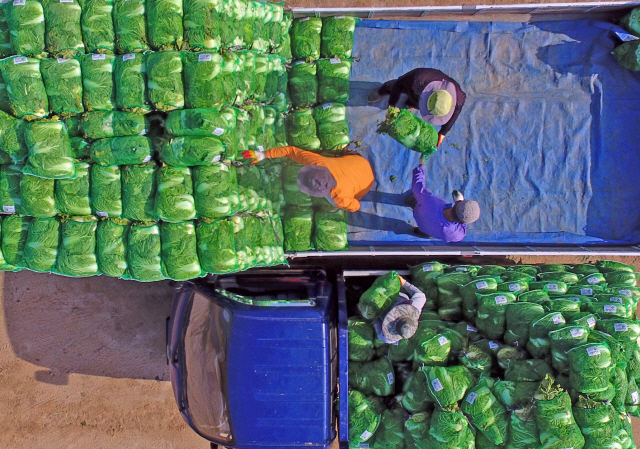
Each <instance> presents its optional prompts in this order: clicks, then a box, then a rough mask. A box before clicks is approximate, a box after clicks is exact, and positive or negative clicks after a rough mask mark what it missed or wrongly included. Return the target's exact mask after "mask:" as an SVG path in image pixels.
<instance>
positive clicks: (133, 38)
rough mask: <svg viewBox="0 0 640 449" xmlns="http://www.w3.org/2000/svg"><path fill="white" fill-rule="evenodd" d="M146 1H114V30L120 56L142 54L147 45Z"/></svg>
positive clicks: (147, 47)
mask: <svg viewBox="0 0 640 449" xmlns="http://www.w3.org/2000/svg"><path fill="white" fill-rule="evenodd" d="M145 3H146V1H145V0H114V2H113V28H114V30H115V34H116V52H117V53H118V54H121V55H123V54H126V53H134V52H142V51H145V50H148V49H149V46H148V45H147V21H146V19H145V18H146V15H145Z"/></svg>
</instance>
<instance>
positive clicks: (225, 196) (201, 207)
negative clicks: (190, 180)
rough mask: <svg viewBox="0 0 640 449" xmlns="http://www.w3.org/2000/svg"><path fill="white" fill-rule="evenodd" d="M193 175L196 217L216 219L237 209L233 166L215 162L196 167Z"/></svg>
mask: <svg viewBox="0 0 640 449" xmlns="http://www.w3.org/2000/svg"><path fill="white" fill-rule="evenodd" d="M193 177H194V186H195V192H194V199H195V209H196V213H197V214H198V217H206V218H209V219H212V220H217V219H220V218H224V217H228V216H230V215H232V214H233V213H235V212H236V211H237V210H238V205H239V204H238V203H239V198H238V180H237V175H236V168H235V167H234V166H228V165H226V164H216V165H210V166H202V167H196V168H194V170H193Z"/></svg>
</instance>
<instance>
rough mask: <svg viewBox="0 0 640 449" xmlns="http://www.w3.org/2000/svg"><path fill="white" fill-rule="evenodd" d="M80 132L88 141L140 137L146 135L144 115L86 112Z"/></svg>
mask: <svg viewBox="0 0 640 449" xmlns="http://www.w3.org/2000/svg"><path fill="white" fill-rule="evenodd" d="M82 131H83V133H84V136H85V137H86V138H89V139H106V138H109V137H125V136H138V135H140V136H142V135H145V134H146V133H147V122H146V120H145V117H144V115H141V114H136V113H134V112H121V111H109V112H106V111H105V112H88V113H87V114H85V115H84V117H83V119H82Z"/></svg>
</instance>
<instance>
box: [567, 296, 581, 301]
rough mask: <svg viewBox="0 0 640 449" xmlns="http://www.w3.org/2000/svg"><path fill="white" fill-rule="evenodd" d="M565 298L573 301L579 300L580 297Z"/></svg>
mask: <svg viewBox="0 0 640 449" xmlns="http://www.w3.org/2000/svg"><path fill="white" fill-rule="evenodd" d="M567 299H568V300H569V301H573V302H580V298H578V297H577V296H569V297H568V298H567Z"/></svg>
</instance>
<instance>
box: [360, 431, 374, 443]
mask: <svg viewBox="0 0 640 449" xmlns="http://www.w3.org/2000/svg"><path fill="white" fill-rule="evenodd" d="M371 435H373V434H372V433H371V432H369V431H368V430H365V431H364V432H362V435H360V439H361V440H362V441H367V440H368V439H369V438H371Z"/></svg>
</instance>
